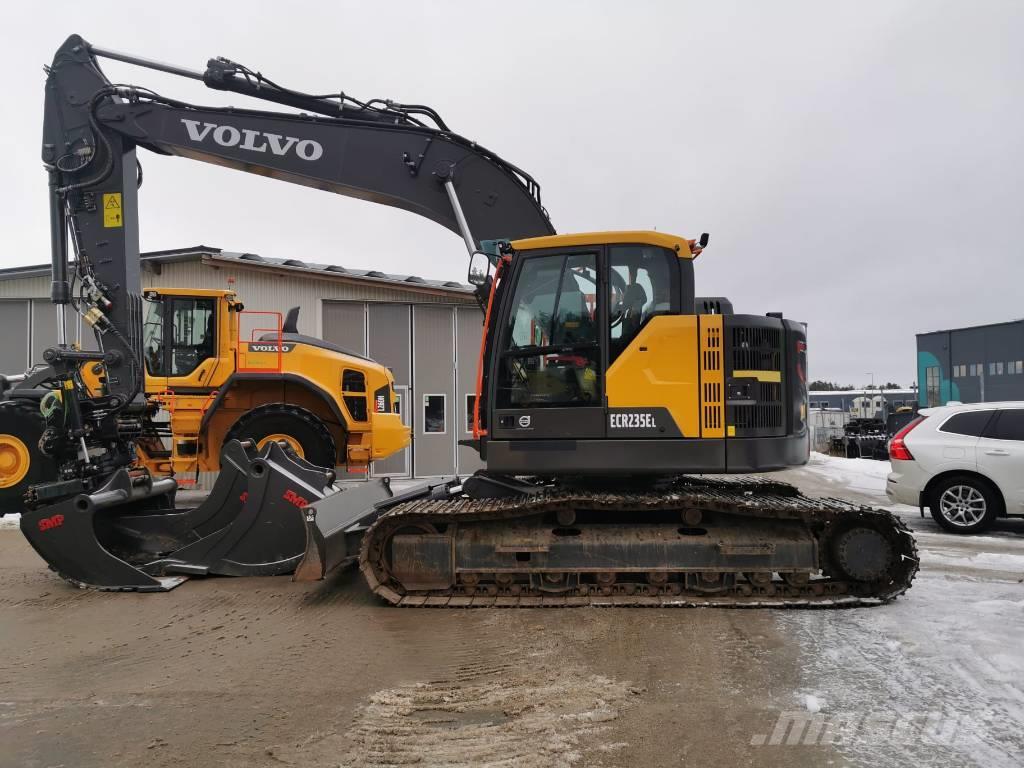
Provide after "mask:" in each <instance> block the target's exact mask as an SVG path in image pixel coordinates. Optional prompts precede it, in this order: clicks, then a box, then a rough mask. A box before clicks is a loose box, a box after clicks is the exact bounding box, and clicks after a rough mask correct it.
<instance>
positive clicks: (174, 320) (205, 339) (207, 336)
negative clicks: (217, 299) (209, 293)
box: [170, 298, 216, 376]
mask: <svg viewBox="0 0 1024 768" xmlns="http://www.w3.org/2000/svg"><path fill="white" fill-rule="evenodd" d="M171 324H172V334H171V339H172V341H171V350H170V358H171V360H170V363H171V372H170V375H171V376H187V375H188V374H190V373H192V371H194V370H195V369H196V368H198V367H199V364H200V363H202V362H203V361H204V360H207V359H209V358H211V357H213V356H214V354H215V351H216V346H215V343H214V342H215V338H214V336H215V325H216V304H215V303H214V300H213V299H193V298H174V299H172V300H171Z"/></svg>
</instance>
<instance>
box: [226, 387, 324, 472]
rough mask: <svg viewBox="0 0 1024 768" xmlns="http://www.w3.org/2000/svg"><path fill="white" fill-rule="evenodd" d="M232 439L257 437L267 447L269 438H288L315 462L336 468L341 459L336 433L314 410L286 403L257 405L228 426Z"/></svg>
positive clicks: (293, 445) (308, 459) (300, 451)
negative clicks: (335, 439)
mask: <svg viewBox="0 0 1024 768" xmlns="http://www.w3.org/2000/svg"><path fill="white" fill-rule="evenodd" d="M227 439H228V440H253V441H254V442H255V443H256V445H257V446H259V447H263V445H265V444H266V442H267V441H269V440H285V441H286V442H287V443H288V444H289V445H291V447H292V448H293V449H295V450H296V452H297V453H298V454H299V455H300V456H302V458H304V459H305V460H306V461H308V462H310V463H311V464H316V465H317V466H318V467H329V468H333V467H334V466H336V465H337V463H338V451H337V447H336V446H335V443H334V437H333V436H332V435H331V433H330V431H329V430H328V429H327V425H326V424H324V423H323V421H321V420H320V417H319V416H317V415H316V414H315V413H313V412H312V411H308V410H306V409H305V408H300V407H298V406H296V405H288V404H286V403H271V404H269V405H261V406H260V407H258V408H253V409H252V410H251V411H249V412H248V413H246V414H245V415H244V416H242V417H241V418H240V419H239V420H238V421H236V422H235V424H234V426H232V427H231V429H230V430H228V434H227Z"/></svg>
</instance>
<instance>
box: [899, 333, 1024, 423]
mask: <svg viewBox="0 0 1024 768" xmlns="http://www.w3.org/2000/svg"><path fill="white" fill-rule="evenodd" d="M917 381H918V395H919V402H920V404H921V406H922V407H923V406H935V405H945V404H946V403H947V402H949V401H950V400H958V401H960V402H963V403H984V402H996V401H1000V400H1024V320H1013V321H1010V322H1006V323H995V324H992V325H976V326H973V327H969V328H954V329H951V330H948V331H931V332H929V333H919V334H917Z"/></svg>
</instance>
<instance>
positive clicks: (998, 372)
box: [996, 360, 1003, 376]
mask: <svg viewBox="0 0 1024 768" xmlns="http://www.w3.org/2000/svg"><path fill="white" fill-rule="evenodd" d="M996 375H997V376H1002V375H1003V361H1002V360H1000V361H999V362H998V363H996Z"/></svg>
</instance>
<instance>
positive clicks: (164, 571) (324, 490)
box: [21, 440, 337, 591]
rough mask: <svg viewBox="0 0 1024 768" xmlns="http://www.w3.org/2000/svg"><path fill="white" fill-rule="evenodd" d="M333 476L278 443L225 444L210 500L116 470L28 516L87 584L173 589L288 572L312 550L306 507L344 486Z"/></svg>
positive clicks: (28, 528)
mask: <svg viewBox="0 0 1024 768" xmlns="http://www.w3.org/2000/svg"><path fill="white" fill-rule="evenodd" d="M333 483H334V472H333V471H332V470H328V469H323V468H321V467H316V466H314V465H312V464H309V463H308V462H306V461H304V460H303V459H301V458H299V457H298V456H297V455H295V454H294V453H292V452H291V451H290V450H287V449H286V448H285V447H283V446H282V445H279V444H278V443H269V444H268V445H266V446H265V447H264V448H263V449H262V450H261V451H259V452H257V451H256V449H255V447H254V446H253V444H252V443H251V442H249V443H242V442H239V441H237V440H233V441H230V442H228V443H226V444H225V445H224V448H223V449H222V452H221V472H220V475H219V477H218V479H217V482H216V484H215V485H214V487H213V490H212V491H211V492H210V495H209V497H208V498H207V499H206V501H204V502H203V503H202V504H200V505H199V506H197V507H195V508H193V509H177V508H175V505H174V497H175V491H176V483H175V482H174V480H172V479H162V480H152V479H151V478H149V476H148V475H145V474H134V473H131V472H129V471H128V470H119V471H118V472H116V473H115V474H114V475H113V476H112V477H111V478H110V480H109V481H108V482H107V483H106V484H105V485H104V486H103V487H102V488H101V489H100V490H98V491H95V492H93V493H88V494H79V495H77V496H75V497H72V498H70V499H65V500H63V501H60V502H57V503H55V504H49V505H45V506H39V507H37V508H36V509H33V510H29V511H26V512H25V513H23V514H22V518H21V530H22V532H23V533H24V534H25V537H26V538H27V539H28V540H29V542H30V543H31V544H32V547H33V548H34V549H35V550H36V552H38V553H39V555H40V556H41V557H42V558H43V559H44V560H45V561H46V562H47V564H48V565H49V566H50V567H51V568H53V569H54V570H55V571H57V572H58V573H60V574H61V575H62V576H63V577H64V578H66V579H68V580H69V581H71V582H73V583H75V584H78V585H79V586H83V587H94V588H97V589H104V590H127V591H166V590H169V589H173V588H174V587H176V586H178V585H179V584H181V583H182V582H183V581H184V580H185V579H186V578H187V577H188V576H200V575H225V576H268V575H279V574H286V573H290V572H292V571H293V570H294V569H295V566H296V564H297V563H298V562H299V560H300V559H301V558H302V556H303V552H304V550H305V537H306V534H305V526H304V524H303V515H302V512H301V510H302V509H303V508H304V507H306V506H307V505H308V504H310V503H312V502H314V501H317V500H319V499H322V498H323V497H324V496H327V495H332V494H335V493H336V492H337V489H336V488H335V486H334V485H333Z"/></svg>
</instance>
